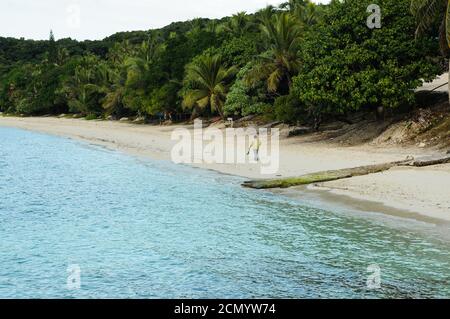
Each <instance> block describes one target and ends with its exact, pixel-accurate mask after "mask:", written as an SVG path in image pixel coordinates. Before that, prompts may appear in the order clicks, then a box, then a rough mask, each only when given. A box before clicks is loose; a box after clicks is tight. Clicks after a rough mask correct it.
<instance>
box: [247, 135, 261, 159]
mask: <svg viewBox="0 0 450 319" xmlns="http://www.w3.org/2000/svg"><path fill="white" fill-rule="evenodd" d="M261 144H262V143H261V140H260V139H259V134H257V135H255V136H254V137H253V141H252V143H251V144H250V147H249V149H248V152H247V155H250V151H251V150H252V149H253V158H254V160H255V161H256V162H259V149H260V148H261Z"/></svg>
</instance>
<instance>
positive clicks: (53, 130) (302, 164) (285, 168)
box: [0, 117, 450, 221]
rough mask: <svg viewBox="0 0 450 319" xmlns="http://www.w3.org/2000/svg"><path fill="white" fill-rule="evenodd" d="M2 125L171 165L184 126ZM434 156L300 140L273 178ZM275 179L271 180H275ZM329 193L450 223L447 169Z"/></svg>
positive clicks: (352, 182)
mask: <svg viewBox="0 0 450 319" xmlns="http://www.w3.org/2000/svg"><path fill="white" fill-rule="evenodd" d="M0 126H9V127H16V128H21V129H27V130H32V131H37V132H43V133H48V134H53V135H58V136H63V137H68V138H72V139H77V140H83V141H87V142H89V143H93V144H96V145H102V146H104V147H107V148H110V149H114V150H120V151H123V152H126V153H129V154H132V155H138V156H145V157H149V158H152V159H156V160H170V159H171V156H170V154H171V150H172V147H173V146H174V145H175V144H176V142H175V141H172V140H171V134H172V131H173V130H174V129H175V128H181V127H186V126H179V125H173V126H154V125H135V124H129V123H121V122H115V121H86V120H82V119H67V118H54V117H37V118H32V117H30V118H16V117H0ZM435 152H436V151H434V150H430V149H423V148H404V147H398V146H392V147H384V146H383V147H377V146H373V145H366V144H364V145H361V146H352V147H346V146H340V145H336V144H330V143H327V142H314V143H312V142H307V141H305V139H303V138H302V137H295V138H289V139H288V138H284V139H282V140H281V141H280V169H279V173H278V174H277V175H276V176H277V177H280V176H281V177H291V176H298V175H302V174H306V173H313V172H318V171H324V170H330V169H341V168H350V167H356V166H362V165H370V164H379V163H384V162H390V161H398V160H403V159H405V158H406V157H407V156H416V157H417V156H424V155H429V154H434V153H435ZM195 166H197V167H201V168H205V169H211V170H215V171H218V172H221V173H225V174H231V175H237V176H242V177H246V178H267V177H268V176H262V175H261V174H260V169H259V167H258V166H255V165H251V164H243V165H240V164H211V165H208V164H196V165H195ZM273 177H275V176H273ZM315 188H320V189H321V190H328V191H330V192H332V193H333V194H338V195H342V196H350V197H352V198H356V199H360V200H361V199H362V200H365V201H371V202H378V203H382V204H384V205H386V206H389V207H394V208H396V209H402V210H407V211H410V212H413V213H416V214H419V215H423V216H426V217H432V218H437V219H440V220H445V221H450V164H445V165H438V166H430V167H425V168H409V167H407V168H403V167H401V168H394V169H391V170H389V171H386V172H383V173H379V174H372V175H367V176H361V177H354V178H351V179H345V180H339V181H335V182H329V183H321V184H320V185H314V186H311V187H310V189H315Z"/></svg>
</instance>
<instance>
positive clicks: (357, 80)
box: [293, 0, 439, 125]
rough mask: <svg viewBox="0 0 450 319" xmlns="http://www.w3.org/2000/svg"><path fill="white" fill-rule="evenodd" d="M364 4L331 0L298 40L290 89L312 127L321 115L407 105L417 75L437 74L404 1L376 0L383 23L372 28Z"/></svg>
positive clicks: (427, 42)
mask: <svg viewBox="0 0 450 319" xmlns="http://www.w3.org/2000/svg"><path fill="white" fill-rule="evenodd" d="M370 3H371V2H370V1H362V0H347V1H345V2H339V1H333V2H332V3H331V5H330V6H328V7H327V10H325V16H324V21H323V22H322V23H320V25H317V26H316V27H315V28H314V30H311V31H310V32H308V33H307V35H306V37H305V39H304V41H303V42H302V50H301V59H302V61H303V64H302V68H301V70H300V74H299V75H298V76H297V77H296V78H295V79H294V86H293V90H294V94H295V95H296V96H297V97H298V98H299V99H300V101H301V103H302V105H304V106H305V107H306V108H307V110H309V112H310V114H311V115H312V116H314V118H315V119H316V124H317V125H318V124H319V123H320V118H321V116H322V115H327V114H328V115H333V114H345V113H348V112H351V111H358V110H360V109H363V108H366V109H372V110H376V109H377V108H379V107H384V108H396V107H399V106H401V105H412V103H414V91H413V90H414V89H415V88H416V87H417V86H419V85H420V84H421V79H427V80H431V79H432V78H433V77H434V76H435V75H436V74H437V73H438V72H439V70H438V67H437V66H436V65H435V64H433V63H432V62H431V61H430V59H428V56H433V55H435V51H436V50H435V49H436V42H435V41H434V40H433V39H429V38H424V39H422V40H421V41H415V40H414V32H415V23H414V19H413V17H412V16H411V15H410V14H409V10H408V7H409V1H408V0H382V1H381V2H380V3H379V4H380V6H381V7H382V8H383V25H382V28H381V29H374V30H371V29H369V28H368V27H367V26H366V23H365V21H366V18H367V13H366V9H367V6H368V5H369V4H370Z"/></svg>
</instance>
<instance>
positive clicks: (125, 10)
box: [0, 0, 328, 40]
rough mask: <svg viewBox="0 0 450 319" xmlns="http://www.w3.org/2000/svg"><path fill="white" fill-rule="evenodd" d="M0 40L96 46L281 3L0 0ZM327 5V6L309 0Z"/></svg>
mask: <svg viewBox="0 0 450 319" xmlns="http://www.w3.org/2000/svg"><path fill="white" fill-rule="evenodd" d="M1 2H2V4H3V5H2V8H3V9H2V10H0V36H2V37H15V38H22V37H23V38H26V39H35V40H41V39H48V37H49V33H50V30H53V33H54V34H55V37H56V39H61V38H68V37H70V38H72V39H77V40H86V39H90V40H99V39H103V38H105V37H107V36H110V35H112V34H114V33H116V32H121V31H134V30H148V29H153V28H159V27H163V26H166V25H168V24H170V23H172V22H175V21H185V20H190V19H193V18H198V17H202V18H221V17H224V16H229V15H232V14H234V13H236V12H239V11H246V12H248V13H251V12H255V11H256V10H258V9H261V8H263V7H265V6H266V5H268V4H272V5H278V4H280V3H282V2H284V1H283V0H38V1H36V0H1ZM314 2H316V3H319V2H322V3H323V2H325V3H326V2H328V0H314Z"/></svg>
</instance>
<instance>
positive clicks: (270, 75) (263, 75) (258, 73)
mask: <svg viewBox="0 0 450 319" xmlns="http://www.w3.org/2000/svg"><path fill="white" fill-rule="evenodd" d="M261 31H262V33H263V35H264V36H265V38H266V40H267V51H266V52H265V53H263V54H262V55H260V56H259V58H258V61H257V64H256V65H255V66H254V67H253V68H252V69H251V70H250V72H249V73H248V74H247V75H246V77H245V79H244V80H245V82H246V83H247V84H248V85H250V86H255V85H256V84H257V83H258V82H259V81H261V80H266V81H267V89H268V91H269V92H272V93H275V92H277V91H278V90H279V89H280V86H281V84H282V83H283V82H285V83H287V85H288V87H289V89H290V88H291V85H292V77H293V76H294V75H295V74H296V73H297V71H298V69H299V66H300V58H299V57H298V52H297V51H298V44H299V41H300V36H301V27H300V25H299V24H298V21H297V20H296V19H295V18H294V17H293V16H292V15H291V14H290V13H288V12H283V13H281V14H280V15H277V16H275V17H274V19H271V20H270V21H266V22H265V23H263V24H261Z"/></svg>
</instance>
